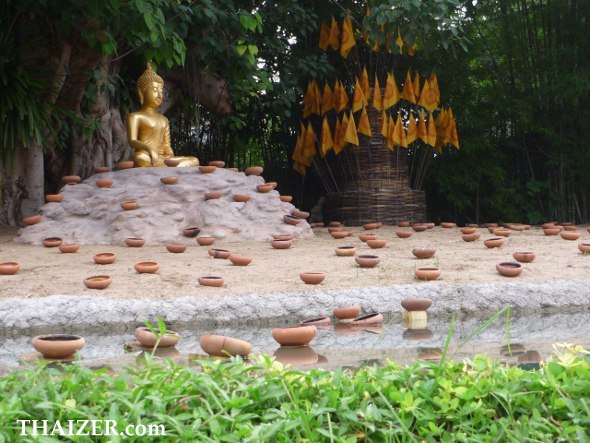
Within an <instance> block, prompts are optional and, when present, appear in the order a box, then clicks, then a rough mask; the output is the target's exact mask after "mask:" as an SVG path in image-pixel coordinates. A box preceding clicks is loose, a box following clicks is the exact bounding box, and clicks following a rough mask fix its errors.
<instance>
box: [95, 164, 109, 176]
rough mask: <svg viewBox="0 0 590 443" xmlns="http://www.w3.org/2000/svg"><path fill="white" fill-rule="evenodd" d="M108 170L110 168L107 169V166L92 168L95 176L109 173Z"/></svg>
mask: <svg viewBox="0 0 590 443" xmlns="http://www.w3.org/2000/svg"><path fill="white" fill-rule="evenodd" d="M110 170H111V168H109V167H108V166H95V167H94V168H93V171H94V173H95V174H103V173H105V172H109V171H110Z"/></svg>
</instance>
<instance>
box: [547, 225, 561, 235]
mask: <svg viewBox="0 0 590 443" xmlns="http://www.w3.org/2000/svg"><path fill="white" fill-rule="evenodd" d="M561 230H562V228H561V226H551V227H549V228H543V233H544V234H545V235H557V234H559V233H560V232H561Z"/></svg>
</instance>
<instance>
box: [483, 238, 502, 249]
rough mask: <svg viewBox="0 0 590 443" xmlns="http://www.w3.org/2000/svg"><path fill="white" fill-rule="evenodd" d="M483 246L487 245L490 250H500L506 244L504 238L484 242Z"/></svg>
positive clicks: (489, 239)
mask: <svg viewBox="0 0 590 443" xmlns="http://www.w3.org/2000/svg"><path fill="white" fill-rule="evenodd" d="M483 244H484V245H486V248H490V249H492V248H499V247H500V246H502V245H503V244H504V238H503V237H492V238H488V239H486V240H484V241H483Z"/></svg>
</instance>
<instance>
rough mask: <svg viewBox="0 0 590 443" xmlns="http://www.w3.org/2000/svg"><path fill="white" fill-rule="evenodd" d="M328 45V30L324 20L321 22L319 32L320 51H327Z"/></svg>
mask: <svg viewBox="0 0 590 443" xmlns="http://www.w3.org/2000/svg"><path fill="white" fill-rule="evenodd" d="M329 43H330V28H328V25H327V24H326V22H325V21H324V20H322V30H321V31H320V43H319V47H320V49H321V50H322V51H324V52H326V51H327V50H328V44H329Z"/></svg>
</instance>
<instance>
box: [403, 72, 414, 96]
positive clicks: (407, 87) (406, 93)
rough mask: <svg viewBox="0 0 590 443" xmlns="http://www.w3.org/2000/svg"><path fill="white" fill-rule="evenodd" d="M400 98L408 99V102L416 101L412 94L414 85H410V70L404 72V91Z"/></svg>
mask: <svg viewBox="0 0 590 443" xmlns="http://www.w3.org/2000/svg"><path fill="white" fill-rule="evenodd" d="M402 98H403V99H404V100H407V101H409V102H410V103H416V96H415V95H414V87H413V86H412V77H410V71H409V70H408V73H407V74H406V82H405V83H404V91H403V93H402Z"/></svg>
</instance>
